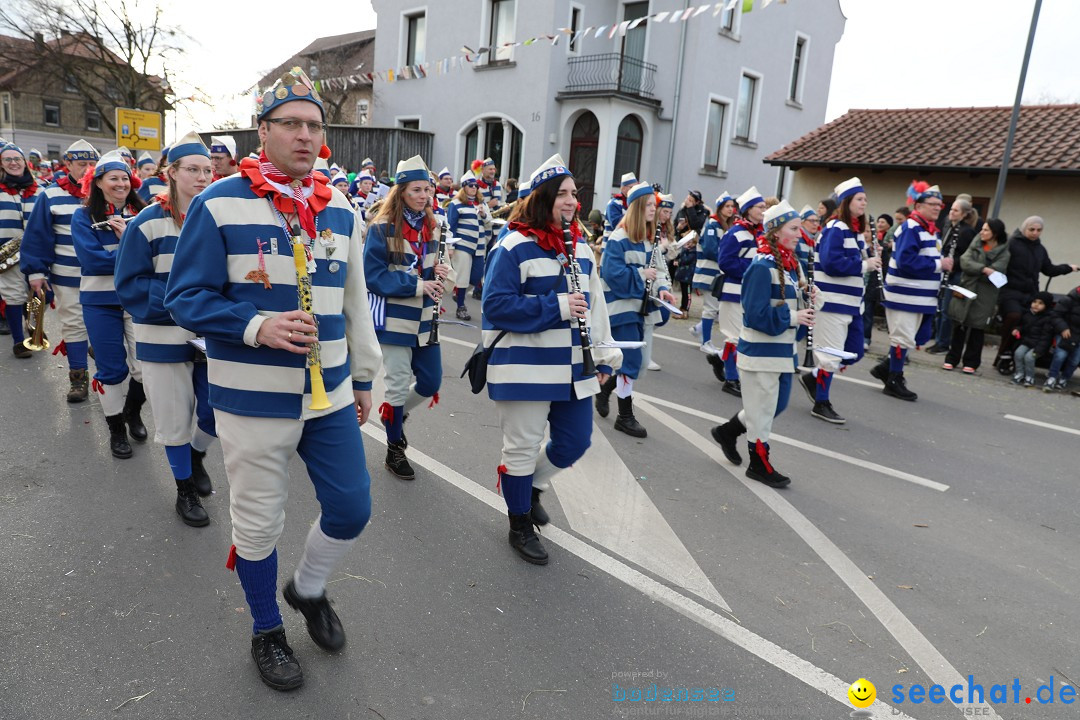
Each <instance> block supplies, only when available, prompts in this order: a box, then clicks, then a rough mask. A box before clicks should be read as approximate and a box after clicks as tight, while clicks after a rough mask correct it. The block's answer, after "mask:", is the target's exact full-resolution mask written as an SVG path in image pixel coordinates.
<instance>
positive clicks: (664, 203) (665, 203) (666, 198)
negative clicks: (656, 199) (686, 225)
mask: <svg viewBox="0 0 1080 720" xmlns="http://www.w3.org/2000/svg"><path fill="white" fill-rule="evenodd" d="M660 207H662V208H674V207H675V196H674V195H660Z"/></svg>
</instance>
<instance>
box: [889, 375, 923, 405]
mask: <svg viewBox="0 0 1080 720" xmlns="http://www.w3.org/2000/svg"><path fill="white" fill-rule="evenodd" d="M884 393H885V394H886V395H890V396H892V397H894V398H900V399H901V400H907V401H908V402H915V401H916V400H918V399H919V396H918V395H916V394H915V393H913V392H912V391H910V390H908V386H907V381H906V380H904V373H902V372H900V373H889V379H888V380H886V381H885V390H884Z"/></svg>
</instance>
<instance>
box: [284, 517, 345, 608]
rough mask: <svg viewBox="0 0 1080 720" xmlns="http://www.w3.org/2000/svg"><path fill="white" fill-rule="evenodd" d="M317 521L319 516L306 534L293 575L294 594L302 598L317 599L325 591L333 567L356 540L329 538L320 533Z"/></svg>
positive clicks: (320, 529)
mask: <svg viewBox="0 0 1080 720" xmlns="http://www.w3.org/2000/svg"><path fill="white" fill-rule="evenodd" d="M319 520H321V516H320V518H319V519H317V520H316V521H315V524H314V525H312V526H311V530H310V531H309V532H308V536H307V542H306V543H305V544H304V554H303V556H301V558H300V564H299V565H297V566H296V572H295V573H293V583H294V584H295V586H296V594H297V595H299V596H300V597H302V598H317V597H320V596H321V595H322V594H323V593H324V592H325V591H326V581H327V579H328V578H329V577H330V573H331V572H333V571H334V566H336V565H337V564H338V562H339V561H340V560H341V558H342V557H344V556H345V553H346V552H348V550H349V548H351V547H352V546H353V543H355V542H356V538H353V539H351V540H337V539H335V538H332V537H329V536H328V535H327V534H326V533H324V532H323V531H322V527H320V525H319Z"/></svg>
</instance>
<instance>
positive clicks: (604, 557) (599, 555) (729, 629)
mask: <svg viewBox="0 0 1080 720" xmlns="http://www.w3.org/2000/svg"><path fill="white" fill-rule="evenodd" d="M447 339H448V338H442V340H447ZM455 342H460V341H455ZM462 344H465V343H462ZM361 430H362V431H363V432H364V434H365V435H367V436H368V437H371V438H372V439H374V440H375V441H377V442H379V443H382V444H385V443H386V433H385V432H384V431H383V430H382V428H381V427H377V426H376V425H375V424H374V421H369V422H368V423H367V424H365V425H363V426H361ZM409 460H411V461H412V462H413V463H415V464H417V465H419V466H420V467H422V468H424V469H425V470H427V471H428V472H431V473H432V474H434V475H436V476H438V477H440V478H442V479H443V480H445V481H446V482H448V483H450V484H451V485H453V486H454V487H456V488H457V489H459V490H463V491H464V492H465V493H467V494H468V495H470V496H471V497H473V498H474V499H476V500H479V501H480V502H482V503H484V504H485V505H487V506H488V507H490V508H492V509H494V510H497V511H498V513H499V515H501V516H503V517H505V516H506V503H505V502H504V501H503V499H502V498H501V497H499V496H498V495H496V494H495V493H494V492H492V491H491V490H488V489H487V488H485V487H483V486H481V485H479V484H478V483H475V482H473V481H472V480H470V479H469V478H467V477H465V476H464V475H462V474H461V473H459V472H457V471H456V470H454V469H453V468H451V467H449V466H447V465H444V464H443V463H441V462H439V461H438V460H436V459H435V458H432V457H430V456H428V455H425V454H424V453H422V452H420V451H419V450H417V449H416V448H415V447H412V446H410V447H409ZM504 536H505V535H504ZM544 542H545V543H551V544H552V545H556V546H558V547H560V548H562V549H563V550H565V551H566V552H568V553H570V554H571V555H574V556H576V557H578V558H580V559H581V560H583V561H585V562H587V563H589V564H590V565H592V566H593V567H594V568H596V569H597V570H600V571H601V572H604V573H607V574H608V575H610V576H611V577H612V578H614V579H615V580H618V581H619V582H621V583H623V584H624V585H627V586H628V587H631V588H633V589H634V590H637V591H638V592H640V593H642V594H643V595H645V596H646V597H647V598H649V599H651V600H654V601H656V602H659V603H661V604H662V605H665V606H667V607H668V608H670V609H672V610H674V611H675V612H677V613H679V614H680V615H682V616H683V617H685V618H687V619H689V620H692V621H693V622H696V623H697V624H699V625H701V626H702V627H704V628H705V629H706V630H709V631H710V632H712V633H714V634H715V635H717V636H718V637H720V638H723V639H724V640H727V641H728V642H730V643H732V644H733V645H736V646H738V647H741V648H742V649H744V650H746V651H747V652H750V653H753V654H754V655H756V656H757V657H759V658H761V659H762V660H764V661H765V662H767V663H769V664H770V665H772V666H773V667H775V668H777V669H778V670H782V671H783V672H786V673H787V674H788V675H790V676H791V677H793V678H795V679H796V680H798V681H800V682H802V683H805V684H806V685H807V686H809V687H810V688H812V689H814V690H817V691H819V692H822V693H825V694H826V695H828V696H829V697H830V698H832V699H833V700H835V701H837V702H838V703H840V704H841V705H844V706H845V707H850V704H849V702H848V695H847V692H848V687H849V686H850V682H849V681H848V680H843V679H841V678H838V677H836V676H835V675H833V674H831V673H829V672H828V671H826V670H823V669H822V668H819V667H817V666H816V665H814V664H812V663H810V662H807V661H806V660H803V659H802V658H800V657H799V656H797V655H795V654H794V653H792V652H790V651H788V650H785V649H784V648H782V647H780V646H779V645H777V644H776V643H774V642H772V641H771V640H767V639H766V638H764V637H762V636H760V635H758V634H756V633H754V632H752V631H751V630H748V629H747V628H745V627H743V626H742V625H740V624H739V623H737V622H735V621H734V620H730V619H728V618H726V617H724V616H723V615H721V614H720V613H718V612H716V611H715V610H712V609H710V608H708V607H706V606H704V605H702V604H701V603H699V602H697V601H696V600H693V599H692V598H689V597H687V596H685V595H683V594H681V593H679V592H677V591H675V590H673V589H672V588H669V587H668V586H667V585H664V584H663V583H660V582H658V581H656V580H654V579H652V578H650V577H649V576H648V575H645V574H644V573H642V572H640V571H639V570H635V569H634V568H632V567H630V566H629V565H627V564H625V563H623V562H621V561H620V560H618V559H616V558H614V557H612V556H610V555H608V554H606V553H604V552H602V551H600V550H599V549H597V548H595V547H593V546H592V545H589V544H588V543H585V542H584V541H582V540H580V539H578V538H577V537H574V536H573V535H571V534H570V533H568V532H566V531H565V530H560V529H559V528H557V527H555V526H554V525H552V524H550V523H549V524H548V525H545V526H544ZM838 552H839V551H838ZM515 562H516V560H515ZM869 709H871V710H873V709H876V710H878V712H879V713H880V716H881V717H889V718H897V719H898V720H915V719H914V718H912V717H911V716H909V715H906V714H904V713H903V712H901V711H900V710H898V709H896V708H893V707H892V706H890V705H888V704H887V703H885V702H883V701H882V700H881V699H878V700H876V701H875V702H874V704H873V705H871V706H870V708H869ZM991 717H996V716H994V715H993V714H991Z"/></svg>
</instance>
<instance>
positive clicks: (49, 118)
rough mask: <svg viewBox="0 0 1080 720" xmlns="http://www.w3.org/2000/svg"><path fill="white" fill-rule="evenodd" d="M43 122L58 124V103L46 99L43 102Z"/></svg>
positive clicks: (50, 124)
mask: <svg viewBox="0 0 1080 720" xmlns="http://www.w3.org/2000/svg"><path fill="white" fill-rule="evenodd" d="M43 114H44V123H45V124H46V125H49V126H51V127H59V126H60V103H55V102H49V101H48V100H46V101H45V102H44V103H43Z"/></svg>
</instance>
